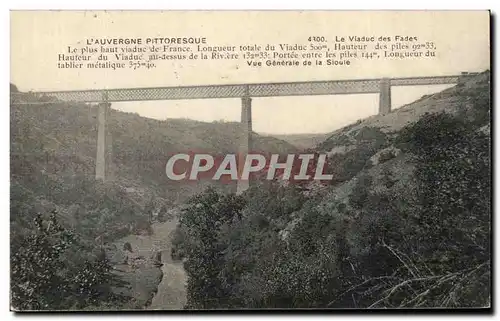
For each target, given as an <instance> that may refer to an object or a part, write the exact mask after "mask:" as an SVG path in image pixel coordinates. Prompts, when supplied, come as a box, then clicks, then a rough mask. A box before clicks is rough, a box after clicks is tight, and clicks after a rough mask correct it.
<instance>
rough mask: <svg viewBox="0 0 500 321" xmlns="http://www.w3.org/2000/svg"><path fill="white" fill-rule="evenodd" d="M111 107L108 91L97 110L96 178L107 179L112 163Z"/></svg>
mask: <svg viewBox="0 0 500 321" xmlns="http://www.w3.org/2000/svg"><path fill="white" fill-rule="evenodd" d="M110 109H111V103H109V102H108V95H107V93H104V94H103V101H102V102H100V103H99V105H98V110H97V155H96V167H95V178H96V180H101V181H103V182H104V181H106V179H107V178H109V177H107V174H109V172H110V170H109V167H110V165H111V149H112V147H111V133H110V131H109V130H108V128H107V127H108V126H107V124H106V123H107V119H108V117H109V112H110Z"/></svg>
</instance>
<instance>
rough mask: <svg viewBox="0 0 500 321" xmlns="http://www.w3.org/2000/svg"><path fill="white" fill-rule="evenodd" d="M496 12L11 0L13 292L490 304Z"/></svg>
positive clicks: (88, 297) (357, 304)
mask: <svg viewBox="0 0 500 321" xmlns="http://www.w3.org/2000/svg"><path fill="white" fill-rule="evenodd" d="M490 21H491V16H490V12H489V11H118V10H111V11H61V10H59V11H15V10H14V11H11V12H10V29H11V31H10V32H11V34H10V36H11V39H10V46H11V57H10V59H11V60H10V66H11V74H10V309H11V311H14V312H32V311H35V312H46V311H71V312H86V311H144V312H147V311H149V312H150V311H198V310H224V311H227V310H236V311H240V310H265V311H270V310H276V309H280V310H292V311H298V310H304V309H310V310H308V311H313V310H324V311H330V310H331V311H333V312H335V311H367V310H388V309H389V310H399V311H402V310H412V311H425V310H430V309H432V310H434V311H436V310H441V309H442V310H447V311H452V310H457V309H473V310H477V311H484V310H490V309H491V308H492V281H491V280H492V269H491V264H492V261H491V256H492V253H491V246H492V244H491V242H492V224H491V222H492V145H491V132H492V131H491V120H492V116H491V109H492V107H491V88H490V87H491V78H492V75H491V72H492V71H491V61H490V50H491V45H490V23H491V22H490Z"/></svg>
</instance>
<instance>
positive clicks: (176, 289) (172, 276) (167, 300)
mask: <svg viewBox="0 0 500 321" xmlns="http://www.w3.org/2000/svg"><path fill="white" fill-rule="evenodd" d="M176 225H177V220H172V221H168V222H165V223H155V224H154V225H153V231H154V233H153V235H154V245H153V246H154V247H155V248H157V249H159V250H161V251H162V255H161V257H162V263H163V266H162V271H163V279H162V281H161V283H160V285H159V286H158V292H157V293H156V295H155V296H154V298H153V301H152V302H151V305H150V306H149V309H151V310H172V309H182V308H183V307H184V304H185V303H186V273H185V272H184V268H183V266H182V262H173V261H172V259H171V257H170V251H171V247H172V245H171V241H170V234H171V232H172V231H173V230H174V229H175V226H176Z"/></svg>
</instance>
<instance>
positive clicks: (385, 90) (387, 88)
mask: <svg viewBox="0 0 500 321" xmlns="http://www.w3.org/2000/svg"><path fill="white" fill-rule="evenodd" d="M390 112H391V80H390V79H389V78H382V79H381V80H380V94H379V105H378V114H379V115H386V114H388V113H390Z"/></svg>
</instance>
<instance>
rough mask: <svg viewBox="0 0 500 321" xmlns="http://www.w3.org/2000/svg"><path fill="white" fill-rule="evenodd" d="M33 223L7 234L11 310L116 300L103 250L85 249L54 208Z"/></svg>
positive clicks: (115, 281) (82, 305)
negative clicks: (28, 228) (21, 231)
mask: <svg viewBox="0 0 500 321" xmlns="http://www.w3.org/2000/svg"><path fill="white" fill-rule="evenodd" d="M33 223H34V229H33V230H32V232H31V233H29V234H27V235H14V236H13V239H12V240H11V253H12V257H11V297H12V299H11V301H12V306H13V307H14V309H16V310H67V309H75V308H76V309H83V308H87V307H90V306H98V305H100V304H102V303H103V302H112V303H116V304H117V303H119V302H120V301H122V300H124V298H123V297H119V296H116V295H114V294H113V293H112V291H111V286H112V285H114V284H118V283H119V280H118V279H116V277H115V276H113V275H112V274H111V272H110V270H111V266H110V264H109V261H108V260H107V258H106V255H105V253H104V252H103V251H97V253H95V254H91V253H92V252H91V251H90V249H88V248H86V246H85V245H83V244H82V243H81V241H80V240H79V239H78V238H77V237H76V236H75V234H73V233H72V232H71V231H68V230H66V229H64V228H63V227H62V226H61V225H60V224H59V222H58V220H57V219H56V214H55V212H54V213H52V214H51V216H50V218H49V219H48V220H44V219H43V217H42V215H40V214H39V215H37V216H36V217H35V219H34V222H33Z"/></svg>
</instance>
